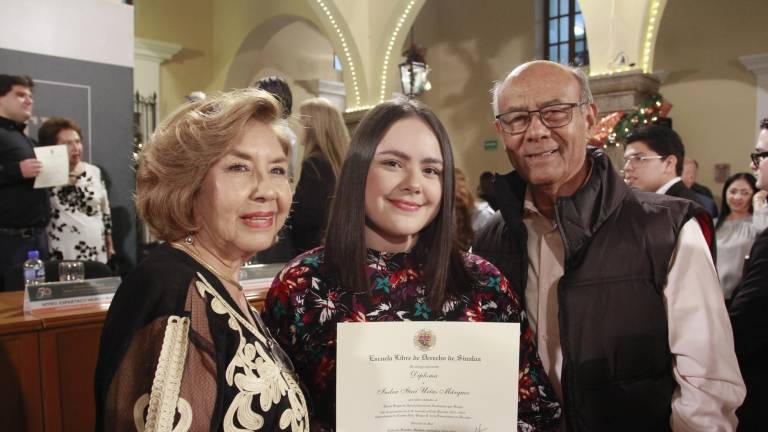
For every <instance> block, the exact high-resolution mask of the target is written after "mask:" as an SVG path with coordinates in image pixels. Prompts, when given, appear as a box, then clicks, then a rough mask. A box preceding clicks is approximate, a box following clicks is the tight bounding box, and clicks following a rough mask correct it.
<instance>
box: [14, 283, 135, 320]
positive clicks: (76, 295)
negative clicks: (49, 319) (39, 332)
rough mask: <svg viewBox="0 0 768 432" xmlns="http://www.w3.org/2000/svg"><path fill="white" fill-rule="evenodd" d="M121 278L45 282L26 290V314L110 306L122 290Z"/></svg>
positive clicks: (30, 286) (28, 287)
mask: <svg viewBox="0 0 768 432" xmlns="http://www.w3.org/2000/svg"><path fill="white" fill-rule="evenodd" d="M120 282H121V280H120V278H119V277H106V278H98V279H85V280H81V281H68V282H45V283H39V284H35V285H29V286H27V287H25V290H24V310H25V311H28V312H46V311H55V310H61V309H68V308H74V307H84V306H95V305H109V302H111V301H112V297H113V296H114V295H115V291H117V287H119V286H120Z"/></svg>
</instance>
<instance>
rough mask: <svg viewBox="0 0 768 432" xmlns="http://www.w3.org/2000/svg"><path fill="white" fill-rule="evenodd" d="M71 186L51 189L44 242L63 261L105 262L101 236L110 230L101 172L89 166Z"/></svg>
mask: <svg viewBox="0 0 768 432" xmlns="http://www.w3.org/2000/svg"><path fill="white" fill-rule="evenodd" d="M81 163H82V164H83V165H84V166H85V171H83V172H82V174H80V175H79V176H78V177H77V178H76V179H75V182H74V184H72V185H66V186H57V187H54V188H52V189H51V222H50V223H49V224H48V230H47V231H48V242H49V245H50V248H51V253H52V254H58V253H60V254H61V255H62V258H63V259H70V260H89V261H101V262H104V263H105V262H107V246H106V241H105V239H104V236H105V235H107V234H109V233H110V232H111V230H112V218H111V215H110V211H109V200H108V199H107V188H106V187H105V186H104V182H103V181H102V179H101V170H99V168H98V167H96V166H94V165H91V164H89V163H85V162H81Z"/></svg>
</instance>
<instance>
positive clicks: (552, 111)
mask: <svg viewBox="0 0 768 432" xmlns="http://www.w3.org/2000/svg"><path fill="white" fill-rule="evenodd" d="M586 104H587V102H570V103H559V104H554V105H548V106H545V107H543V108H540V109H537V110H533V111H527V110H517V109H516V110H512V111H507V112H505V113H502V114H499V115H497V116H496V120H497V121H498V122H499V125H501V129H502V130H503V131H504V132H506V133H508V134H510V135H517V134H521V133H523V132H525V131H526V130H528V126H529V125H530V124H531V118H532V116H533V114H536V113H538V114H539V118H540V119H541V122H542V123H544V126H546V127H548V128H550V129H552V128H559V127H563V126H565V125H567V124H568V123H570V122H571V119H573V109H574V108H575V107H580V106H582V105H586Z"/></svg>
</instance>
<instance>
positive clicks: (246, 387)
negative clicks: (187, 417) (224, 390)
mask: <svg viewBox="0 0 768 432" xmlns="http://www.w3.org/2000/svg"><path fill="white" fill-rule="evenodd" d="M197 277H198V278H199V281H198V282H196V286H197V290H198V292H199V293H200V295H201V296H202V297H203V299H205V294H206V293H207V294H209V295H210V296H211V297H212V298H211V309H213V311H214V312H216V313H217V314H219V315H228V316H229V320H228V321H227V323H228V325H229V327H230V328H231V329H232V330H234V331H236V332H237V333H238V334H239V336H240V342H239V344H238V347H237V351H236V352H235V356H234V357H233V358H232V361H231V362H230V363H229V365H228V366H227V370H226V374H225V375H226V376H225V378H226V381H227V384H229V385H230V386H232V385H234V386H235V387H236V388H237V390H238V394H237V396H235V398H234V399H233V401H232V404H231V405H230V406H229V407H228V408H227V412H226V414H225V415H224V425H223V426H224V431H227V432H229V431H236V432H246V431H250V430H260V429H261V428H262V427H263V426H264V418H263V417H262V416H261V415H260V414H258V413H256V412H254V411H253V410H252V409H251V404H252V403H253V401H254V400H255V399H256V398H258V403H259V407H260V408H261V410H262V411H265V412H266V411H269V409H270V408H271V407H272V405H276V404H278V403H280V400H281V399H282V398H283V397H284V396H286V395H287V397H288V403H289V405H290V408H287V409H286V410H285V411H283V413H282V414H281V415H280V420H279V427H280V429H281V430H288V428H289V427H290V431H291V432H308V431H309V421H308V413H307V403H306V401H305V400H304V394H303V393H302V391H301V388H300V387H299V385H298V383H296V381H295V380H294V379H293V376H292V375H291V374H290V373H289V372H287V371H284V370H283V369H281V368H280V366H278V365H277V364H276V363H275V361H274V360H273V359H272V357H271V356H270V355H269V353H267V352H266V350H265V349H264V345H266V344H267V340H266V336H265V335H263V334H261V332H259V331H258V330H257V329H256V328H255V327H254V326H253V325H252V324H251V323H250V322H248V320H246V319H245V318H244V317H243V316H242V315H241V314H240V312H238V311H236V310H235V309H233V308H232V307H231V306H230V305H229V304H228V303H227V302H226V300H224V299H223V298H222V297H221V296H220V295H219V293H218V292H216V290H215V289H213V287H212V286H211V285H210V284H209V283H208V281H207V280H206V279H205V277H203V275H201V274H200V273H198V274H197ZM243 328H246V329H247V330H249V331H250V332H251V333H253V335H254V336H256V338H257V339H258V340H259V341H260V342H262V343H263V344H264V345H262V344H258V343H248V342H247V341H246V339H245V337H244V336H243ZM235 419H237V423H239V426H238V425H236V424H235Z"/></svg>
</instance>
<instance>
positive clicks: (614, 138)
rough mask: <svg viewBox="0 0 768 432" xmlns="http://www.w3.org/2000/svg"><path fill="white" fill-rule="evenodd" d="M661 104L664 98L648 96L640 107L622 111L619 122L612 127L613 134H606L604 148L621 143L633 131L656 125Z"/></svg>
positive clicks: (658, 95)
mask: <svg viewBox="0 0 768 432" xmlns="http://www.w3.org/2000/svg"><path fill="white" fill-rule="evenodd" d="M663 103H664V97H662V96H661V94H659V93H656V94H652V95H650V96H648V97H647V98H646V99H645V101H643V105H642V106H641V107H639V108H637V109H634V110H631V111H624V115H623V116H622V117H621V120H619V122H618V123H616V126H614V128H613V132H611V133H609V134H608V138H607V140H606V142H605V144H604V146H608V145H616V143H623V142H624V141H625V140H626V138H627V136H628V135H629V133H630V132H632V130H633V129H635V128H637V127H640V126H645V125H648V124H656V123H658V121H659V118H660V115H659V109H660V108H661V105H662V104H663Z"/></svg>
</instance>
